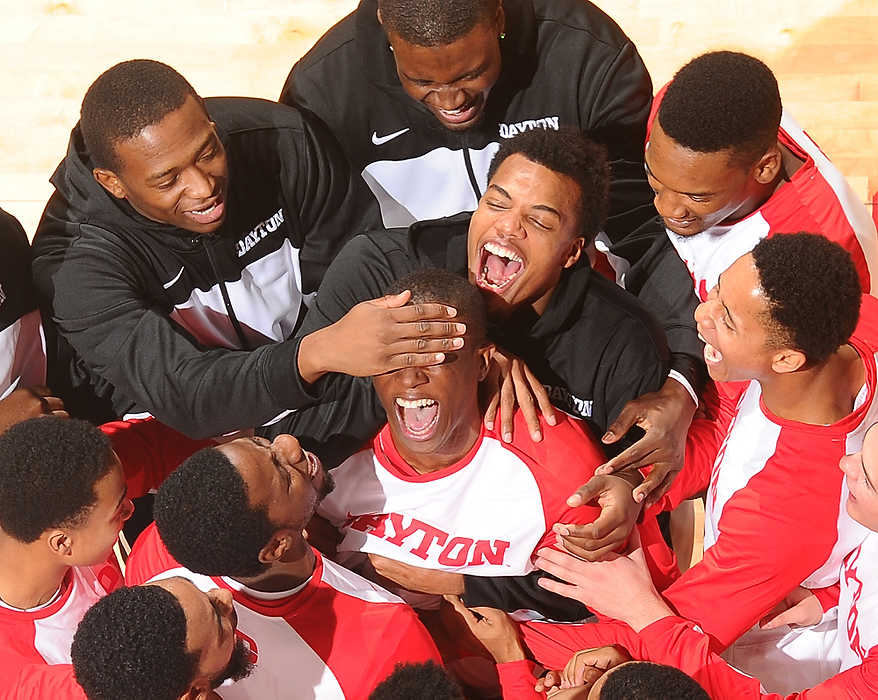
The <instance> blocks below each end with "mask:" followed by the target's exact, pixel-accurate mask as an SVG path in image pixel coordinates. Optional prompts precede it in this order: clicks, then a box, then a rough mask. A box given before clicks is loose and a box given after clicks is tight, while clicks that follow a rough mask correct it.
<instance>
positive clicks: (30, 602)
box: [0, 533, 70, 610]
mask: <svg viewBox="0 0 878 700" xmlns="http://www.w3.org/2000/svg"><path fill="white" fill-rule="evenodd" d="M36 544H37V546H39V545H40V544H42V541H41V540H37V543H36ZM0 562H3V564H2V566H0V600H2V601H3V602H4V603H5V604H6V605H9V606H11V607H13V608H18V609H20V610H28V609H30V608H35V607H37V606H38V605H43V604H44V603H47V602H49V601H50V600H51V599H52V597H53V596H54V595H55V593H57V592H58V589H59V588H60V587H61V584H62V583H63V581H64V576H65V575H66V574H67V572H68V571H69V570H70V567H69V566H67V565H66V564H62V563H60V562H58V561H57V560H55V559H53V558H50V557H46V556H39V555H38V553H37V552H35V551H34V545H23V544H21V543H20V542H17V541H15V540H13V539H12V538H10V537H9V536H8V535H5V534H3V533H0Z"/></svg>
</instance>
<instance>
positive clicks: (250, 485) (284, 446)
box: [218, 435, 333, 531]
mask: <svg viewBox="0 0 878 700" xmlns="http://www.w3.org/2000/svg"><path fill="white" fill-rule="evenodd" d="M218 449H219V451H220V452H222V453H223V454H225V455H226V457H228V458H229V461H231V462H232V464H234V465H235V468H236V469H237V470H238V472H240V474H241V478H243V479H244V483H245V484H247V494H248V497H249V499H250V501H251V502H252V503H253V504H254V505H261V506H265V508H266V509H267V512H268V519H269V520H270V521H271V522H272V524H274V525H276V526H277V527H279V528H288V529H290V530H293V531H301V530H302V529H304V528H305V526H306V525H307V524H308V521H309V520H311V516H312V515H313V514H314V510H315V509H316V508H317V504H318V503H319V502H320V501H321V500H322V499H323V497H324V496H326V494H328V493H329V492H330V491H331V490H332V487H333V483H332V477H331V475H330V474H329V472H327V471H326V469H325V468H324V467H323V464H322V463H321V462H320V460H319V459H318V458H317V456H316V455H314V454H312V453H311V452H308V451H306V450H303V449H302V448H301V446H300V445H299V441H298V440H296V438H294V437H293V436H292V435H278V436H277V437H276V438H275V439H274V441H271V442H270V441H268V440H266V439H265V438H261V437H253V438H240V439H238V440H233V441H232V442H229V443H226V444H225V445H222V446H221V447H219V448H218Z"/></svg>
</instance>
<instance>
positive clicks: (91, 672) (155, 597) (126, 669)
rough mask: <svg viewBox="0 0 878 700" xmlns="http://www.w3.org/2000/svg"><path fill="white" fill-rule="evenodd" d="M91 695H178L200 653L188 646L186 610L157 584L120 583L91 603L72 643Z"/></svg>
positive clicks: (149, 699) (132, 699) (140, 699)
mask: <svg viewBox="0 0 878 700" xmlns="http://www.w3.org/2000/svg"><path fill="white" fill-rule="evenodd" d="M70 656H71V658H72V660H73V672H74V674H75V675H76V680H77V681H78V682H79V684H80V685H81V686H82V688H83V690H85V694H86V695H87V696H88V698H89V700H118V699H119V698H125V699H126V700H177V698H179V697H180V696H181V695H183V694H184V693H185V692H186V691H187V690H188V689H189V687H190V686H191V685H192V681H193V680H194V679H195V673H196V669H197V667H198V658H197V657H196V656H195V655H194V654H190V653H188V652H187V651H186V615H185V613H184V612H183V608H182V607H181V606H180V603H179V602H178V601H177V599H176V598H175V597H174V595H173V594H171V593H169V592H168V591H166V590H165V589H163V588H160V587H159V586H135V587H134V588H120V589H118V590H115V591H113V592H112V593H110V594H109V595H108V596H105V597H104V598H101V599H100V600H99V601H98V602H97V603H95V604H94V605H93V606H92V607H91V608H90V609H89V610H88V612H86V613H85V616H84V617H83V618H82V622H80V623H79V628H78V629H77V630H76V634H75V635H74V637H73V644H72V645H71V646H70Z"/></svg>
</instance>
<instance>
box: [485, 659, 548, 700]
mask: <svg viewBox="0 0 878 700" xmlns="http://www.w3.org/2000/svg"><path fill="white" fill-rule="evenodd" d="M533 669H534V665H533V663H531V662H530V661H527V660H522V661H510V662H508V663H505V664H497V675H498V676H500V687H501V688H502V689H503V700H543V698H545V697H546V696H545V695H543V694H542V693H538V692H537V691H536V690H534V685H536V682H537V679H536V677H535V676H534V674H533Z"/></svg>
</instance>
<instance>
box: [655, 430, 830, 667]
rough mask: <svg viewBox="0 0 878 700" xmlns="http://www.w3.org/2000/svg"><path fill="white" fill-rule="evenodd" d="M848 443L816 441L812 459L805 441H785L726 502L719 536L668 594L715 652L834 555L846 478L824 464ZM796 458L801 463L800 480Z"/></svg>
mask: <svg viewBox="0 0 878 700" xmlns="http://www.w3.org/2000/svg"><path fill="white" fill-rule="evenodd" d="M843 448H844V443H841V444H836V445H831V446H829V449H827V450H825V451H824V454H814V448H813V447H812V449H811V450H810V451H809V452H808V455H807V458H806V456H805V455H804V454H802V453H801V452H802V450H805V449H807V447H806V446H803V445H801V444H796V445H790V444H786V445H784V444H781V443H780V442H779V444H778V449H777V452H775V454H774V455H773V456H772V457H771V458H770V459H769V460H768V461H767V463H766V465H765V467H764V468H763V469H762V470H761V471H760V472H759V473H758V474H756V475H755V476H753V477H752V478H751V479H750V481H749V482H748V484H747V486H746V488H743V489H741V490H739V491H738V492H737V493H735V494H734V495H733V496H732V497H731V498H730V499H729V500H728V501H727V502H726V504H725V506H724V508H723V512H722V516H721V518H720V521H719V528H718V529H719V532H720V535H719V537H718V539H717V541H716V543H715V544H714V545H713V546H712V547H710V548H709V549H707V551H706V552H705V553H704V559H703V560H702V561H701V562H699V563H698V564H696V565H695V566H693V567H692V568H691V569H689V570H688V571H687V572H686V573H684V574H683V575H682V576H681V577H680V578H679V579H678V580H677V581H676V582H675V583H674V584H673V585H671V586H670V587H669V588H668V589H667V590H665V591H664V592H663V596H664V598H665V600H667V601H668V603H669V604H670V605H671V607H672V608H674V609H675V610H676V611H677V613H679V614H680V616H681V617H684V618H686V619H688V620H692V621H694V622H696V623H697V624H698V625H699V626H700V627H701V629H703V630H704V631H705V632H706V633H707V634H709V635H710V636H711V637H712V638H713V640H714V650H715V651H721V650H722V649H725V648H726V647H727V646H729V645H730V644H731V643H732V642H733V641H735V640H736V639H737V638H738V637H740V636H741V634H743V633H744V632H745V631H746V630H747V629H749V628H750V627H751V626H752V625H753V624H755V623H756V622H757V621H758V620H759V619H760V618H761V617H762V616H763V615H764V614H765V613H766V612H768V611H769V610H771V608H772V607H774V606H775V605H776V604H777V603H778V602H779V601H780V600H781V599H782V598H783V597H784V596H785V595H786V594H787V593H789V592H790V591H791V590H792V589H793V588H795V587H796V586H798V585H799V584H800V583H801V582H802V581H804V580H805V579H806V578H807V577H808V576H809V575H810V574H811V573H813V572H814V571H815V570H816V569H818V568H819V567H820V566H821V565H823V564H824V563H825V562H826V560H827V559H828V558H829V555H830V553H831V552H832V549H833V546H834V544H835V541H836V538H837V530H838V525H837V521H838V508H839V502H840V493H839V490H840V488H841V480H840V479H838V480H832V479H831V478H828V471H827V467H826V465H830V464H832V465H834V464H837V463H838V459H839V456H840V454H843ZM838 451H841V452H839V454H836V452H838ZM790 464H795V465H796V471H795V476H794V478H793V477H791V470H790V469H789V465H790ZM757 522H758V523H759V526H758V527H754V525H753V524H754V523H757ZM806 523H807V538H806V540H803V539H802V537H803V536H802V528H803V527H804V526H805V524H806ZM796 543H799V544H800V546H796ZM717 601H722V605H717Z"/></svg>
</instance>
